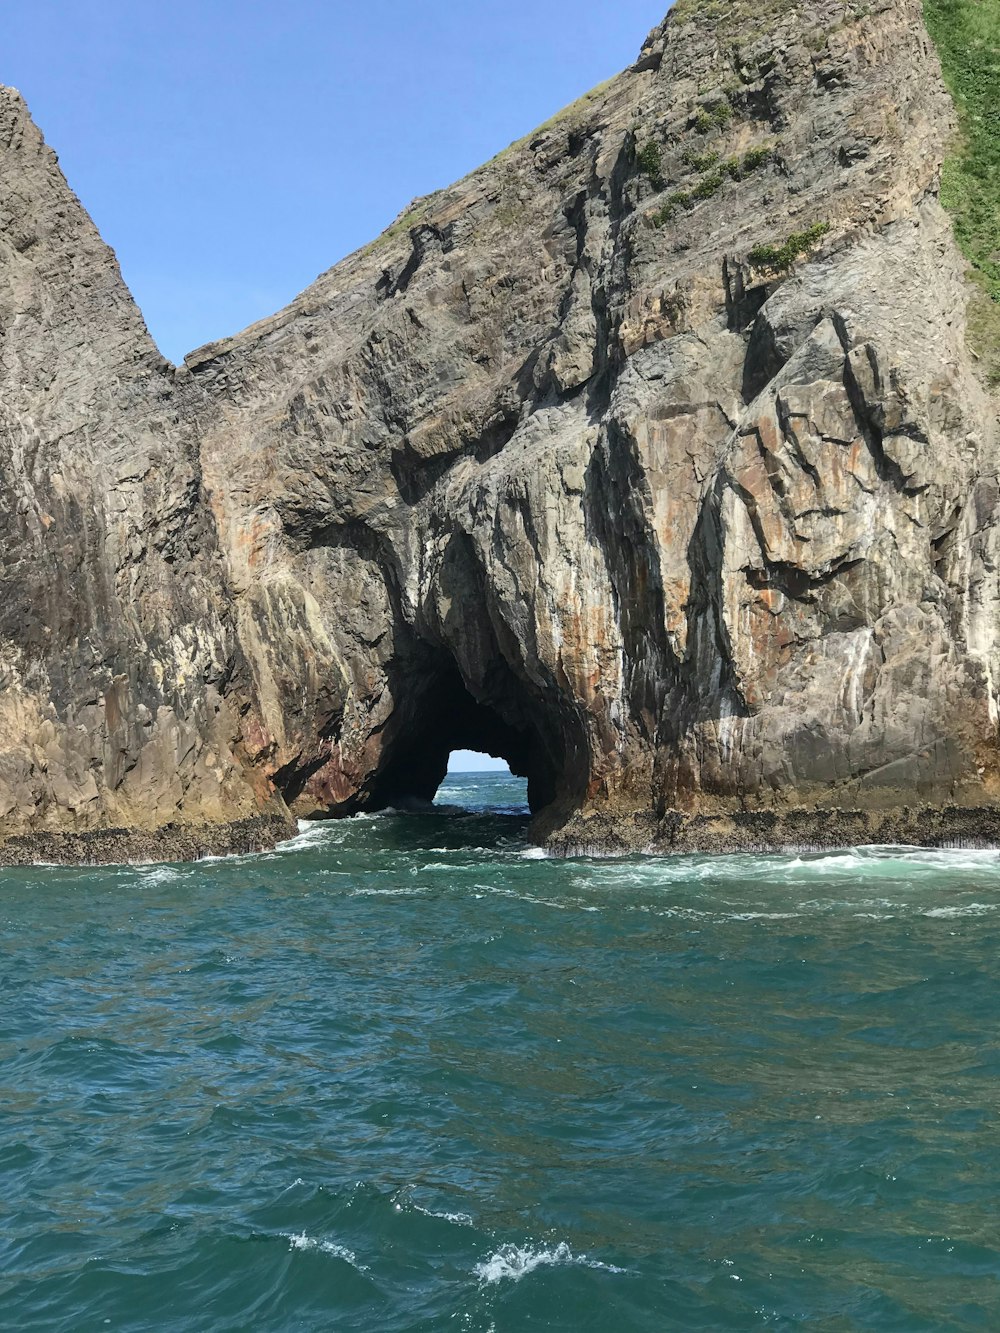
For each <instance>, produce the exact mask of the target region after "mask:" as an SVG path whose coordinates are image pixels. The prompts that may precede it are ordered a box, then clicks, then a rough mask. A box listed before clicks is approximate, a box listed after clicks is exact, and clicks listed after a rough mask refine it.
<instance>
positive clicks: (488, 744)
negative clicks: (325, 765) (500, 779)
mask: <svg viewBox="0 0 1000 1333" xmlns="http://www.w3.org/2000/svg"><path fill="white" fill-rule="evenodd" d="M501 707H502V708H503V713H504V714H505V715H506V718H513V719H514V720H513V721H508V720H506V718H505V716H502V715H501V712H500V711H499V710H498V709H497V708H494V707H491V706H490V705H489V704H485V703H481V702H479V701H478V700H476V699H475V698H473V696H472V694H470V692H469V691H468V689H467V688H466V686H465V684H464V682H463V680H462V677H461V675H460V673H459V671H458V669H457V667H455V666H454V664H451V663H449V665H448V666H447V667H446V668H445V669H444V670H442V671H440V672H438V673H437V674H435V676H434V677H433V678H432V679H431V680H430V681H429V682H428V684H427V685H426V686H425V687H424V689H422V690H421V691H420V692H419V694H418V696H417V698H415V699H413V700H412V701H411V702H410V704H409V706H408V707H406V708H405V709H404V710H402V712H403V716H402V717H401V718H400V723H399V725H398V726H397V727H396V728H394V731H395V735H394V738H393V740H392V742H391V743H390V744H389V746H388V753H387V761H386V763H385V764H384V766H383V767H382V770H381V771H380V773H379V774H378V776H377V778H376V780H375V783H374V785H373V787H372V790H371V794H370V797H369V800H368V801H367V802H366V805H367V808H368V809H370V810H381V809H385V808H386V807H388V806H393V805H404V806H405V805H406V804H407V803H408V802H412V801H414V800H416V801H433V799H434V796H435V794H436V793H437V790H438V787H440V785H441V783H442V782H443V781H444V778H445V776H446V774H447V772H448V757H449V755H450V754H451V752H452V751H453V750H475V751H478V752H480V753H482V754H488V755H492V756H493V757H494V758H497V759H503V760H504V761H505V762H506V763H507V764H508V765H509V767H510V771H511V773H513V774H514V775H515V777H522V778H527V779H528V805H529V806H530V808H531V811H532V813H533V814H535V813H537V812H538V811H539V810H541V809H542V808H543V807H544V806H546V805H548V804H549V803H550V802H551V801H552V800H553V799H554V797H555V794H556V787H555V780H556V772H555V766H554V765H553V763H552V760H551V757H550V754H549V750H548V748H547V747H546V746H545V744H544V741H543V739H542V737H541V735H540V734H539V732H538V730H537V729H536V728H535V727H533V726H532V725H531V723H530V721H529V719H528V716H527V714H526V713H525V711H524V709H523V708H521V707H519V706H518V704H517V703H516V702H515V701H513V700H510V699H507V700H505V701H504V702H503V704H502V705H501Z"/></svg>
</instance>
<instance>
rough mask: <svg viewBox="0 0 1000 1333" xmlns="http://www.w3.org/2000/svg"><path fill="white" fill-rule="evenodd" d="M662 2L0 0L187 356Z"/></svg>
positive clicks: (604, 53)
mask: <svg viewBox="0 0 1000 1333" xmlns="http://www.w3.org/2000/svg"><path fill="white" fill-rule="evenodd" d="M668 7H669V5H668V3H667V0H473V3H471V4H460V3H457V2H456V0H421V2H420V3H416V4H415V3H413V0H362V3H358V2H357V0H350V2H347V0H325V2H324V0H159V2H158V3H153V0H4V4H3V41H2V47H0V52H2V54H0V82H3V83H8V84H13V85H14V86H15V87H18V88H20V89H21V91H22V92H23V93H24V95H25V97H26V98H27V99H28V103H29V106H30V107H31V110H32V114H33V115H34V118H35V120H36V121H37V122H38V124H39V125H40V126H41V128H42V130H43V131H44V133H45V136H46V138H47V139H48V141H49V143H50V144H51V145H52V146H53V148H55V149H56V151H57V152H58V153H59V156H60V160H61V162H62V166H63V170H64V171H65V172H66V175H67V177H68V179H69V182H70V184H71V185H72V186H73V188H74V189H75V190H76V192H77V194H79V196H80V197H81V199H82V200H83V203H84V205H85V206H86V207H87V209H88V211H89V212H90V214H91V216H92V217H93V218H94V220H95V221H96V223H97V225H98V226H99V228H100V229H101V232H102V234H103V235H104V238H105V240H107V241H108V242H109V243H110V244H111V245H112V246H113V247H114V249H115V250H116V251H117V253H118V258H119V260H120V261H121V265H122V269H123V271H124V274H125V278H126V281H127V282H128V283H129V285H130V287H131V288H132V291H133V293H134V294H135V296H136V299H137V300H138V302H139V304H140V306H141V307H142V310H143V313H144V314H145V316H146V321H147V323H148V325H149V327H150V330H151V332H152V334H153V336H154V338H155V339H156V340H157V342H158V343H159V345H160V348H161V350H162V351H163V352H164V354H165V355H167V356H168V357H170V358H171V359H172V360H175V361H178V360H180V358H181V357H183V355H184V354H185V352H189V351H191V350H193V349H194V348H195V347H196V346H199V345H200V344H202V343H204V342H208V341H210V340H211V339H213V338H217V337H221V336H223V335H225V334H228V333H235V332H236V331H237V330H238V329H240V328H242V327H244V326H245V325H246V324H248V323H251V322H252V321H253V320H255V319H259V318H261V317H262V316H264V315H269V314H272V313H273V312H274V311H275V310H277V309H279V308H280V307H281V306H283V305H284V304H286V303H287V302H288V301H289V300H291V298H292V297H293V296H294V295H295V294H296V293H297V292H299V291H301V290H302V288H303V287H305V286H307V285H308V284H309V283H310V282H311V281H312V280H313V278H315V277H316V276H317V275H318V274H319V273H321V272H322V271H323V270H324V269H326V268H329V267H330V265H331V264H333V263H335V262H336V261H337V260H338V259H340V258H342V257H343V256H344V255H346V254H349V253H350V252H351V251H352V250H354V249H356V248H357V247H358V246H360V245H363V244H365V243H366V242H367V241H369V240H371V239H372V238H373V237H374V236H375V235H377V233H378V232H379V231H381V230H382V229H383V228H384V227H385V226H387V225H388V224H389V223H390V222H391V221H392V220H393V218H394V217H395V216H396V215H397V214H398V213H399V212H400V211H401V210H402V209H403V208H405V207H406V205H407V204H408V203H409V201H410V200H411V199H412V198H414V197H415V196H417V195H421V194H427V193H429V192H430V191H432V190H435V189H438V188H440V187H442V186H445V185H448V184H450V183H451V182H452V181H454V180H457V179H459V178H460V177H461V176H463V175H465V174H466V173H467V172H468V171H470V170H472V169H473V168H474V167H476V166H478V165H479V164H480V163H481V162H484V161H486V160H488V159H489V158H490V157H492V156H493V155H494V154H495V153H497V152H499V151H500V149H502V148H505V147H506V146H507V144H508V143H510V142H511V141H513V140H514V139H518V138H520V137H521V136H522V135H523V134H526V133H528V132H529V131H530V130H531V129H533V128H534V127H535V126H536V125H538V124H541V123H542V122H543V121H545V120H547V119H548V118H549V116H551V115H552V114H554V112H556V111H558V110H559V109H560V108H561V107H563V106H565V105H566V104H567V103H569V102H572V101H575V99H576V98H577V97H579V96H580V95H581V94H582V93H584V92H586V91H587V90H588V89H589V88H591V87H593V86H594V85H595V84H597V83H600V82H601V81H602V80H603V79H606V78H608V77H609V76H610V75H612V74H614V73H616V72H617V71H618V70H619V69H622V68H624V67H625V66H626V65H628V64H630V63H631V62H632V61H633V60H634V59H635V57H636V55H637V54H638V51H639V48H640V46H641V45H642V42H643V40H644V39H645V36H646V34H647V32H648V31H649V29H650V28H652V27H653V26H654V25H655V24H656V23H658V22H659V21H660V20H661V19H662V18H663V15H664V13H665V12H666V10H667V8H668Z"/></svg>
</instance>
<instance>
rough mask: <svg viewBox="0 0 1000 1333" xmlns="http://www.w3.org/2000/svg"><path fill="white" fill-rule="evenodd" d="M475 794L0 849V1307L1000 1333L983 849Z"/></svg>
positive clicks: (475, 784)
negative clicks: (289, 834) (855, 839)
mask: <svg viewBox="0 0 1000 1333" xmlns="http://www.w3.org/2000/svg"><path fill="white" fill-rule="evenodd" d="M440 799H442V800H445V801H453V802H456V803H459V804H462V805H465V806H467V807H469V808H473V809H478V811H479V813H469V814H464V815H463V814H457V813H454V812H444V813H441V814H434V815H424V816H417V815H410V816H405V817H404V816H391V815H389V816H384V817H378V818H367V819H365V818H361V819H355V820H351V821H348V822H346V823H340V824H330V825H322V826H318V825H317V826H312V827H310V828H308V829H306V830H305V831H304V832H303V834H302V835H301V836H300V837H299V838H298V839H296V841H295V842H294V843H293V844H292V845H290V846H289V847H288V848H286V849H283V850H281V851H279V852H277V853H275V854H271V855H263V856H256V857H246V858H240V859H235V860H230V861H214V862H207V863H204V862H203V863H201V864H198V865H185V866H158V867H148V868H136V869H129V868H116V869H111V870H106V869H102V870H62V869H45V868H39V869H35V870H30V871H22V872H13V871H7V872H4V873H3V879H2V882H0V936H2V944H3V950H2V968H0V991H2V994H0V1000H2V1003H0V1059H2V1088H0V1096H2V1102H3V1106H2V1111H3V1115H2V1120H0V1275H2V1276H0V1325H2V1327H3V1328H4V1329H11V1330H25V1329H39V1330H40V1329H44V1330H46V1333H58V1331H60V1330H65V1331H66V1333H88V1331H90V1330H93V1331H95V1333H103V1330H104V1329H107V1328H111V1329H121V1330H141V1329H149V1330H153V1329H155V1330H191V1331H192V1333H194V1331H195V1330H197V1331H198V1333H204V1331H205V1330H209V1331H210V1333H216V1330H219V1331H221V1330H268V1331H269V1333H270V1331H271V1330H274V1331H275V1333H277V1331H278V1330H281V1331H282V1333H283V1331H285V1330H288V1331H291V1330H308V1331H310V1333H311V1331H312V1330H336V1331H337V1333H344V1331H346V1330H358V1331H359V1333H362V1331H363V1333H381V1331H382V1330H385V1331H386V1333H389V1331H391V1333H418V1330H419V1331H420V1333H432V1331H433V1333H438V1331H439V1330H440V1331H443V1330H455V1333H463V1331H465V1330H470V1331H474V1333H487V1330H494V1333H522V1331H525V1330H534V1329H552V1330H561V1331H565V1333H576V1331H577V1330H591V1329H592V1330H602V1331H603V1333H631V1331H632V1330H643V1331H645V1330H649V1331H650V1333H654V1331H655V1333H664V1330H684V1333H688V1331H690V1330H697V1329H706V1330H712V1331H713V1333H718V1331H724V1330H730V1329H758V1328H774V1329H799V1328H808V1329H817V1330H824V1331H825V1330H869V1329H871V1330H878V1331H879V1333H887V1331H888V1330H897V1329H898V1330H906V1333H914V1331H915V1330H924V1329H926V1330H935V1331H936V1330H941V1329H951V1328H956V1329H958V1328H969V1329H975V1328H981V1329H996V1328H998V1327H1000V1284H998V1279H1000V1213H998V1200H1000V1120H998V1111H1000V1077H998V1076H1000V1050H998V1038H1000V985H998V973H1000V963H998V955H1000V930H998V927H1000V913H998V909H1000V862H998V858H997V857H996V856H995V855H994V854H990V853H969V852H965V853H963V852H955V853H920V852H912V853H909V854H907V853H906V852H903V851H900V850H892V849H883V850H873V851H866V852H853V853H845V854H842V855H830V854H826V855H816V856H803V857H768V858H752V857H723V858H715V859H711V858H708V857H683V858H674V859H664V860H648V861H617V862H597V861H569V862H559V861H550V860H545V859H542V858H540V857H539V856H538V855H537V854H536V853H535V852H533V851H532V850H531V849H529V848H527V847H526V845H525V843H524V826H525V819H524V814H523V811H521V810H520V809H519V808H518V807H519V803H520V802H521V801H522V800H523V792H522V789H521V787H520V785H519V784H517V783H514V782H512V780H511V779H509V778H502V777H497V776H492V775H491V776H489V777H475V776H471V777H461V778H459V777H453V778H450V779H449V785H448V786H447V787H446V788H445V789H444V790H443V791H442V794H441V798H440Z"/></svg>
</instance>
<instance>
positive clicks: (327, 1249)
mask: <svg viewBox="0 0 1000 1333" xmlns="http://www.w3.org/2000/svg"><path fill="white" fill-rule="evenodd" d="M281 1234H282V1236H283V1237H284V1238H285V1240H287V1241H288V1248H289V1249H290V1250H319V1251H320V1252H321V1253H322V1254H329V1255H331V1256H332V1258H334V1259H342V1260H343V1261H344V1263H346V1264H350V1265H351V1267H352V1268H356V1269H357V1270H358V1272H359V1273H367V1271H368V1266H367V1264H362V1263H359V1262H358V1256H357V1255H356V1254H355V1253H354V1251H353V1250H349V1249H348V1248H347V1246H346V1245H338V1244H336V1242H335V1241H332V1240H318V1239H317V1238H316V1237H315V1236H308V1235H307V1234H306V1233H305V1232H304V1231H299V1232H292V1231H283V1232H282V1233H281Z"/></svg>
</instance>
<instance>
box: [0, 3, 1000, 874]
mask: <svg viewBox="0 0 1000 1333" xmlns="http://www.w3.org/2000/svg"><path fill="white" fill-rule="evenodd" d="M743 8H744V7H743V6H742V5H740V4H738V3H737V4H728V5H725V6H717V5H714V4H713V3H712V0H679V3H678V5H677V6H676V7H675V10H674V11H673V13H672V14H671V16H670V17H668V19H667V21H666V22H665V23H664V24H663V25H661V27H660V28H658V29H657V30H656V31H654V33H652V34H651V36H650V38H649V40H648V41H647V43H646V45H645V47H644V48H643V50H642V53H641V55H640V58H639V60H638V62H637V64H636V65H635V66H634V67H633V68H632V69H631V70H629V71H628V72H626V73H625V74H623V75H621V76H619V77H618V78H617V79H615V80H613V81H612V82H611V83H610V84H608V85H606V86H605V87H604V88H602V89H599V90H597V91H596V92H595V93H594V94H591V95H590V96H589V97H587V98H585V99H583V101H582V102H581V103H578V104H577V105H576V106H575V107H573V108H570V109H569V110H568V111H567V112H565V113H563V115H561V116H560V117H557V118H556V119H555V120H554V121H553V122H551V123H550V124H549V125H548V126H546V127H543V128H542V129H541V130H539V131H538V132H537V133H536V134H534V135H532V136H529V138H527V139H526V140H524V141H523V142H522V143H520V144H517V145H514V146H513V147H512V148H510V149H509V150H507V152H506V153H504V154H501V155H500V157H498V158H497V159H495V160H494V161H493V162H492V163H490V164H489V165H488V166H486V167H484V168H483V169H482V170H480V171H479V172H476V173H475V174H474V175H472V176H470V177H469V178H467V179H466V180H465V181H462V182H460V183H459V184H458V185H456V186H454V187H452V188H451V189H449V190H446V191H443V192H441V193H439V194H437V195H434V196H431V197H429V198H427V199H424V200H421V201H418V202H417V203H416V204H415V205H414V207H413V208H412V209H411V210H410V211H409V213H408V214H406V215H405V216H404V217H403V218H401V219H400V220H399V222H397V224H396V225H395V226H394V227H393V228H391V229H390V231H389V232H387V233H386V234H385V235H384V236H383V237H382V238H380V239H379V240H378V241H376V242H375V243H374V244H373V245H372V246H370V247H368V249H366V250H364V251H362V252H359V253H358V254H356V255H354V256H352V257H351V258H349V259H348V260H345V261H344V262H343V263H342V264H340V265H338V266H337V267H336V268H334V269H332V270H330V272H329V273H327V274H325V275H324V276H323V277H321V278H320V279H319V280H318V281H317V282H316V283H315V284H314V285H313V286H312V287H311V288H309V289H308V290H307V291H306V292H304V293H303V294H302V295H301V296H300V297H299V298H297V300H296V301H295V302H293V304H292V305H291V306H290V307H288V309H286V310H285V311H283V312H282V313H281V314H279V315H277V316H275V317H274V318H273V319H271V320H267V321H264V322H263V323H261V324H258V325H255V326H254V327H252V328H251V329H248V330H247V331H246V332H244V333H243V334H241V335H239V336H238V337H236V338H234V339H231V340H229V341H226V342H223V343H219V344H214V345H212V346H210V347H207V348H203V349H201V350H200V351H198V352H196V353H194V354H192V355H191V356H190V357H188V358H187V361H186V364H185V366H184V367H183V368H182V369H181V370H179V371H177V372H174V371H173V369H172V368H171V367H169V366H166V365H165V364H164V363H163V362H162V361H160V360H159V358H158V357H157V355H156V352H155V349H154V348H153V347H152V345H151V344H150V341H149V338H148V336H147V334H146V331H145V328H144V326H143V324H142V321H141V318H140V316H139V315H138V313H137V311H136V310H135V307H134V305H133V304H132V303H131V301H130V299H129V297H128V294H127V293H126V292H125V290H124V289H123V287H122V284H121V280H120V277H119V275H118V272H117V268H116V266H115V264H114V262H113V258H112V256H111V255H110V253H109V252H108V251H107V250H106V249H105V248H104V247H103V246H102V244H101V242H100V241H99V239H98V238H97V236H96V235H95V233H94V231H93V228H92V227H91V225H90V223H89V221H88V220H87V219H86V217H85V215H84V214H83V212H82V210H81V209H80V207H79V205H78V204H77V202H76V201H75V199H73V198H72V196H71V195H70V194H69V192H68V190H67V188H66V186H65V185H64V183H63V182H62V179H61V177H60V176H59V173H58V169H57V167H56V165H55V162H54V159H53V158H52V157H51V155H50V154H49V153H48V151H47V150H46V149H45V148H44V147H43V146H42V144H41V142H40V139H39V138H38V135H37V132H36V131H34V129H33V128H32V127H31V125H30V123H29V122H28V121H27V118H26V115H25V113H24V111H23V108H22V107H21V105H20V103H19V101H18V99H17V98H16V95H14V94H10V93H6V94H4V95H3V100H2V102H0V111H2V123H0V149H2V152H3V154H4V156H3V163H2V171H3V177H2V179H3V181H4V186H3V196H4V197H3V199H2V202H0V207H2V209H3V218H2V237H0V246H2V250H0V303H2V304H0V375H2V379H3V391H2V395H0V450H2V455H0V456H2V458H3V476H4V482H3V492H2V503H3V505H4V508H5V511H6V522H5V524H4V525H3V529H2V534H0V543H2V560H0V568H2V570H3V578H4V581H5V590H4V591H5V597H4V600H3V604H2V606H0V670H2V672H3V683H4V687H5V688H4V693H3V694H2V695H0V813H2V814H3V816H4V831H5V833H6V834H7V836H8V838H11V837H12V836H13V835H17V834H30V835H37V834H39V833H44V832H51V833H65V832H76V833H78V834H81V835H83V837H84V841H83V842H82V843H81V842H80V841H79V840H77V841H73V840H70V841H69V842H66V841H65V840H63V841H62V842H61V843H59V844H58V845H59V846H65V847H66V848H67V850H66V851H65V852H64V853H63V852H59V851H58V850H56V844H55V843H53V844H52V845H51V846H49V844H46V846H47V847H48V849H49V851H50V853H51V854H52V855H62V854H65V855H67V856H77V855H84V854H86V855H95V856H97V855H122V854H130V853H131V852H133V851H135V849H138V854H142V853H145V852H147V851H148V850H149V848H153V849H154V850H155V849H156V848H157V847H159V850H160V852H161V853H162V854H165V855H167V854H169V855H178V854H192V853H194V852H196V851H197V850H198V848H200V847H212V848H225V847H228V846H239V845H244V844H246V843H247V842H251V841H262V840H267V839H268V838H272V837H273V836H275V835H276V833H277V832H278V831H280V829H281V828H282V827H283V825H282V822H281V821H282V820H285V821H287V819H288V812H289V811H291V812H292V813H294V814H298V815H320V814H342V813H350V812H352V811H355V810H359V809H363V808H371V807H377V806H379V805H383V804H385V803H387V802H389V801H391V800H393V799H396V798H399V797H401V796H431V795H433V792H434V790H435V789H436V787H437V784H438V782H439V781H440V779H441V777H442V776H443V773H444V769H445V764H446V760H447V754H448V752H449V750H450V749H451V748H452V747H454V746H463V747H469V748H474V749H485V750H489V751H491V752H493V753H497V754H501V755H503V756H504V757H505V758H507V759H508V760H509V762H510V763H511V765H512V767H513V768H514V770H515V772H521V773H523V774H526V775H527V776H528V778H529V784H530V786H529V793H530V798H531V802H532V806H533V808H534V809H535V810H536V812H538V818H537V820H536V823H535V831H536V834H537V836H539V837H540V838H545V839H547V840H548V841H549V842H550V843H551V845H553V846H555V847H562V848H567V849H569V848H573V847H581V846H582V847H591V848H599V849H605V850H614V849H618V848H664V847H683V846H709V847H728V846H749V845H782V844H787V843H791V842H795V843H801V842H816V843H823V842H837V841H845V840H846V841H853V840H857V839H859V838H860V839H864V838H879V839H886V840H887V839H888V838H899V839H907V840H911V841H924V840H927V841H933V840H937V839H940V838H948V837H982V838H985V839H993V838H996V837H998V836H1000V820H998V819H997V816H996V814H995V813H994V802H996V801H997V799H998V785H1000V773H998V749H997V720H998V713H997V687H996V684H995V682H996V680H997V677H998V673H1000V662H998V646H1000V643H998V638H1000V623H998V617H997V601H998V596H1000V587H998V575H997V568H998V559H997V551H996V545H997V540H998V538H997V533H998V522H997V517H998V513H997V511H998V484H997V476H996V473H997V468H996V453H997V429H996V403H995V401H994V400H991V399H990V398H989V397H988V395H987V394H986V392H985V391H984V389H983V388H982V387H981V386H980V384H979V383H978V381H977V378H976V376H975V373H974V370H973V361H972V358H971V356H970V354H969V352H968V351H967V348H966V342H965V315H964V310H965V290H964V285H963V284H964V277H963V272H964V271H963V265H962V261H961V259H960V257H959V255H958V252H957V250H956V248H955V245H954V242H953V239H952V234H951V229H950V225H949V223H948V221H947V219H946V218H945V216H944V215H943V213H942V212H941V209H940V207H939V204H938V201H937V186H938V179H939V169H940V163H941V160H942V157H943V154H944V152H945V150H946V147H947V144H948V141H949V137H950V135H951V133H952V129H953V125H952V109H951V104H950V101H949V100H948V98H947V95H946V94H945V92H944V90H943V86H942V84H941V79H940V71H939V69H938V65H937V61H936V57H935V55H934V53H933V50H932V48H931V45H930V42H929V39H928V37H927V34H926V31H925V29H924V27H923V22H922V16H921V12H920V6H919V4H918V3H916V0H893V2H892V3H887V4H882V5H876V6H874V7H869V6H866V7H864V8H862V7H860V6H858V7H854V6H851V5H847V6H845V4H844V3H843V0H839V2H837V3H835V2H834V0H808V3H802V4H800V5H798V6H797V7H792V6H790V5H789V4H787V3H785V0H769V3H764V4H762V5H756V6H754V7H753V8H754V14H753V17H752V19H751V18H749V17H745V16H742V14H741V11H742V9H743ZM3 145H6V146H5V147H4V146H3ZM251 817H262V822H258V823H256V824H255V823H253V822H248V821H251ZM269 820H270V821H271V822H270V823H269V822H268V821H269ZM166 825H171V826H173V827H171V829H170V830H169V831H168V832H167V833H163V832H162V830H163V828H164V826H166ZM112 828H123V829H127V830H132V831H133V833H132V834H131V835H130V836H128V837H126V836H125V835H124V834H121V835H102V834H100V833H99V832H96V831H100V830H107V829H112ZM39 846H40V843H39V841H38V838H37V836H36V837H34V838H30V837H29V838H27V839H26V840H21V841H18V840H16V839H15V840H14V841H9V842H8V843H7V846H6V849H5V852H4V851H2V850H0V854H6V855H7V856H8V857H9V858H16V857H20V856H27V855H29V854H35V855H37V854H38V847H39Z"/></svg>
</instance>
